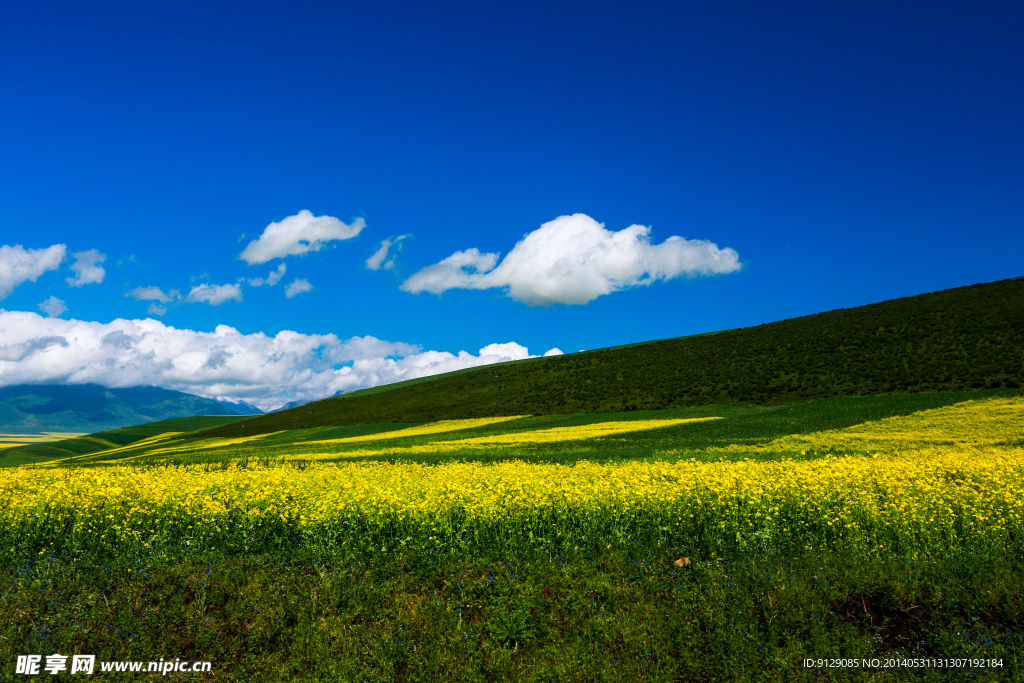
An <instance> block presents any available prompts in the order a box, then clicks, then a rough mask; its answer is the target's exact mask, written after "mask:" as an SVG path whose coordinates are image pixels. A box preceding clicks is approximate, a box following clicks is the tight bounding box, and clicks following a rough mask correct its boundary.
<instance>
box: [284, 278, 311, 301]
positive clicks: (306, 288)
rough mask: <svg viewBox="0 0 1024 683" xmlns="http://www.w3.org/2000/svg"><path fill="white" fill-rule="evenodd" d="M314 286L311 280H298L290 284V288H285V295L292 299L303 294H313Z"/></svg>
mask: <svg viewBox="0 0 1024 683" xmlns="http://www.w3.org/2000/svg"><path fill="white" fill-rule="evenodd" d="M312 291H313V285H311V284H309V280H303V279H302V278H296V279H295V280H293V281H292V282H289V283H288V286H287V287H285V288H284V295H285V296H286V297H288V298H289V299H291V298H292V297H293V296H295V295H297V294H302V293H303V292H312Z"/></svg>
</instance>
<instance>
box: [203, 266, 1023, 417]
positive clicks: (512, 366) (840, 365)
mask: <svg viewBox="0 0 1024 683" xmlns="http://www.w3.org/2000/svg"><path fill="white" fill-rule="evenodd" d="M1021 385H1024V278H1015V279H1012V280H1002V281H999V282H992V283H987V284H978V285H972V286H970V287H960V288H956V289H948V290H943V291H940V292H934V293H931V294H921V295H918V296H912V297H906V298H902V299H894V300H891V301H884V302H881V303H877V304H871V305H869V306H861V307H858V308H851V309H843V310H837V311H830V312H827V313H819V314H816V315H810V316H805V317H802V318H793V319H791V320H783V321H780V322H775V323H769V324H765V325H759V326H757V327H748V328H743V329H737V330H727V331H723V332H719V333H716V334H704V335H697V336H692V337H680V338H676V339H667V340H663V341H657V342H650V343H645V344H637V345H630V346H626V347H616V348H611V349H603V350H596V351H591V352H587V353H578V354H571V355H567V356H556V357H549V358H538V359H534V360H529V361H518V362H515V363H505V364H501V365H492V366H487V367H484V368H478V369H474V370H470V371H461V372H458V373H450V374H448V375H440V376H437V377H432V378H425V379H423V380H419V381H412V382H407V383H403V384H402V385H401V386H393V387H392V388H390V389H385V388H378V389H376V390H374V391H364V392H357V393H355V394H349V395H344V396H338V397H334V398H329V399H325V400H323V401H318V402H315V403H310V404H306V405H304V406H301V407H299V408H295V409H292V410H286V411H282V412H279V413H274V414H271V415H266V416H261V417H258V418H254V419H249V420H245V421H241V422H236V423H232V424H230V425H225V426H223V427H220V428H218V429H215V430H213V432H211V433H212V434H216V435H219V436H247V435H254V434H261V433H267V432H274V431H280V430H287V429H303V428H310V427H318V426H329V425H354V424H370V423H383V422H390V423H395V422H429V421H434V420H441V419H453V418H472V417H487V416H500V415H528V414H529V415H550V414H571V413H604V412H621V411H633V410H657V409H665V408H674V407H686V406H698V405H776V404H787V403H793V402H799V401H807V400H811V399H817V398H828V397H837V396H869V395H876V394H884V393H912V392H942V391H963V390H971V389H985V388H989V389H997V388H1007V389H1016V388H1018V387H1020V386H1021Z"/></svg>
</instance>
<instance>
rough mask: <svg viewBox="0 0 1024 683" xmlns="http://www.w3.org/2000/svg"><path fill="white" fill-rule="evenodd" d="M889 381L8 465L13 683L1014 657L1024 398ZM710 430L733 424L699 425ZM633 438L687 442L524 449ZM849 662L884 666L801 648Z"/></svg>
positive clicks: (160, 438)
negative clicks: (132, 674)
mask: <svg viewBox="0 0 1024 683" xmlns="http://www.w3.org/2000/svg"><path fill="white" fill-rule="evenodd" d="M888 401H889V399H888V398H883V399H879V400H877V401H874V402H872V401H868V400H858V399H841V400H839V402H838V403H835V402H828V403H823V404H820V405H817V406H812V407H811V408H808V407H806V406H804V407H801V408H799V409H798V410H802V411H803V412H802V413H799V414H801V415H803V417H804V418H805V420H804V421H798V422H799V425H804V426H802V427H801V428H797V429H784V428H780V427H779V425H785V424H786V423H787V420H790V419H791V418H792V416H790V418H784V419H781V420H780V419H779V418H778V414H779V412H780V411H781V410H782V409H773V410H768V411H757V410H749V409H737V410H743V411H745V412H741V413H733V414H731V415H730V416H729V417H726V416H723V415H708V414H704V415H697V414H693V413H686V414H678V415H675V416H666V415H665V414H664V413H659V414H656V415H653V416H636V417H641V418H643V420H637V419H635V418H634V419H633V420H620V421H618V422H615V421H611V420H607V419H597V420H594V419H589V420H587V419H584V418H586V417H587V416H573V417H572V418H571V419H573V420H576V421H577V422H576V423H575V424H569V425H567V424H564V423H558V422H554V423H552V420H554V418H543V419H542V420H538V419H535V418H512V419H502V420H497V421H495V420H492V421H490V422H487V421H483V422H472V423H470V422H459V423H454V424H440V425H439V424H426V425H420V426H409V425H401V426H397V425H385V426H376V427H365V428H363V429H362V430H361V431H359V430H351V429H347V430H345V431H343V432H340V433H335V434H332V435H329V436H331V438H333V439H334V440H335V443H338V444H340V445H341V446H342V447H343V448H356V449H367V448H378V449H380V450H381V453H379V454H377V455H376V456H373V457H368V458H367V459H365V460H363V461H352V460H351V452H349V453H348V454H347V456H346V457H348V458H349V460H348V461H346V462H339V463H330V462H310V461H309V460H308V459H300V460H287V459H285V458H270V457H265V458H262V459H261V460H260V462H254V461H252V460H246V459H244V458H243V459H237V458H234V459H230V458H226V457H225V458H220V459H215V460H212V461H209V462H206V463H205V464H200V465H196V464H192V465H184V464H182V463H181V461H178V462H168V463H164V464H160V465H145V466H140V465H138V464H136V465H134V466H132V461H127V462H125V461H122V462H116V461H112V462H110V463H97V464H94V465H92V466H88V467H66V466H65V467H60V466H57V467H54V466H48V467H28V468H9V469H6V470H0V499H2V500H5V501H6V504H5V505H4V507H2V508H0V661H7V662H10V664H9V665H8V667H7V668H6V669H3V670H0V680H15V679H16V678H17V677H16V676H15V674H13V673H12V672H13V669H14V667H13V661H14V659H15V657H16V656H17V655H19V654H32V653H36V654H46V655H48V654H53V653H56V652H60V653H71V654H74V653H80V654H95V655H98V658H99V659H100V660H101V661H103V660H106V661H110V660H117V661H124V660H139V661H152V660H156V659H159V658H161V657H165V658H174V657H180V658H182V659H194V660H209V661H212V662H214V664H215V665H214V668H213V670H212V671H211V673H210V674H206V675H205V676H199V675H194V676H191V677H193V678H205V679H210V680H225V681H233V680H240V681H268V682H269V681H285V680H289V681H290V680H299V681H304V680H308V681H320V680H325V681H326V680H342V681H505V680H513V681H596V680H607V681H645V680H646V681H787V680H792V681H818V680H836V681H842V680H877V681H903V680H935V679H941V680H958V681H959V680H962V681H968V680H971V681H973V680H990V681H1004V680H1006V681H1014V680H1024V613H1022V602H1024V598H1022V595H1024V519H1022V517H1024V507H1022V506H1024V488H1022V486H1024V483H1022V482H1024V448H1022V447H1024V444H1022V443H1021V434H1024V401H1022V400H1021V398H1020V397H1015V396H990V397H989V398H988V399H985V400H973V401H967V402H960V403H955V402H951V401H949V400H948V398H947V399H942V398H941V397H934V396H933V397H928V396H923V397H918V398H917V399H916V401H918V404H920V402H924V401H931V402H933V403H937V404H938V405H932V406H931V407H930V409H927V410H918V411H917V412H915V411H912V410H907V409H906V408H907V406H908V403H907V402H908V401H910V402H911V403H912V401H911V400H910V399H909V398H908V397H901V398H900V402H901V404H900V405H901V406H902V409H899V410H897V409H894V404H893V403H892V402H888ZM815 411H816V412H815ZM869 411H875V413H876V414H878V413H881V415H879V416H878V417H876V418H875V419H873V420H871V421H868V422H862V423H859V424H858V423H853V422H851V415H853V414H856V413H859V414H861V415H863V414H865V413H866V412H869ZM814 415H817V418H815V417H814ZM830 415H831V417H829V416H830ZM836 416H839V417H838V418H837V417H836ZM590 417H593V416H590ZM707 418H716V419H707ZM684 419H685V420H690V421H689V422H685V423H684V422H673V423H672V424H667V423H668V422H671V421H672V420H677V421H678V420H684ZM744 419H750V420H753V421H754V422H755V424H759V425H760V426H759V427H758V428H757V429H751V428H750V423H748V424H747V427H744V428H742V429H740V431H743V432H744V433H745V434H746V435H747V436H746V437H741V436H740V435H739V434H738V432H737V431H736V430H737V429H739V428H738V427H737V426H736V425H737V424H742V421H743V420H744ZM543 420H548V421H547V422H546V423H545V422H544V421H543ZM650 420H658V421H659V422H658V424H660V425H662V426H659V427H656V428H650V429H648V428H647V427H650ZM693 420H697V421H693ZM757 420H761V421H760V422H757ZM730 423H731V426H729V425H730ZM806 424H817V425H818V426H819V429H818V430H816V431H814V430H810V429H807V428H806V426H805V425H806ZM524 425H525V426H526V427H528V428H526V429H524V428H523V427H524ZM799 425H798V426H799ZM637 427H642V429H639V430H636V429H635V428H637ZM695 427H699V428H701V429H705V428H706V429H712V428H714V429H726V432H725V433H726V434H729V433H730V432H729V431H728V430H730V429H731V430H733V431H732V432H731V434H732V436H731V437H730V438H725V437H721V438H720V440H718V441H716V440H714V439H705V440H704V441H703V446H702V447H701V448H699V449H697V448H695V443H696V442H695V441H693V440H692V439H693V438H694V437H693V434H692V433H691V432H688V431H686V430H689V429H694V428H695ZM616 430H618V431H616ZM624 430H625V431H624ZM629 430H633V431H629ZM671 430H676V431H675V436H674V439H669V440H666V437H665V434H666V433H668V432H670V431H671ZM744 430H745V431H744ZM706 434H707V433H705V435H706ZM567 435H568V436H569V437H571V438H569V439H566V438H564V437H566V436H567ZM584 435H586V436H589V437H590V438H586V436H584ZM597 435H599V436H597ZM319 437H320V440H321V441H323V440H325V439H324V434H323V433H322V432H320V433H319ZM576 437H582V438H576ZM147 438H150V439H152V440H153V441H151V442H150V443H151V444H153V445H154V447H156V448H162V447H165V445H166V443H167V442H169V440H168V439H167V438H166V435H164V434H161V433H155V432H154V434H153V435H152V436H150V437H147ZM275 438H280V439H285V438H287V435H279V437H275V436H269V437H259V438H257V439H249V438H247V437H241V438H240V439H239V440H236V441H235V443H234V444H233V445H232V444H225V443H223V442H219V445H218V446H216V448H215V450H216V449H226V448H230V447H234V448H251V447H252V445H253V444H254V443H257V444H260V448H261V449H262V452H263V453H266V445H267V443H272V442H273V440H274V439H275ZM615 439H627V440H636V441H641V442H642V441H643V440H645V439H649V440H651V441H652V442H657V443H660V444H662V445H663V446H664V445H665V444H675V448H674V449H670V450H665V451H663V452H661V453H660V454H658V455H657V456H656V457H648V458H646V459H643V460H635V459H626V460H625V461H623V459H621V458H619V459H615V460H608V459H605V460H604V461H601V462H595V461H590V459H589V458H577V459H566V460H565V461H563V462H558V461H555V462H552V461H550V460H549V461H544V460H542V459H540V458H538V461H536V462H529V463H528V462H522V461H518V460H509V455H510V453H511V454H516V453H519V454H521V453H523V452H524V449H528V448H532V447H543V448H548V449H549V451H548V453H549V454H550V453H555V454H557V453H563V454H565V453H568V454H572V453H574V452H576V449H587V448H592V447H593V443H594V442H601V443H602V444H604V446H603V447H610V446H609V444H613V443H614V440H615ZM688 439H691V440H688ZM730 439H731V440H730ZM744 439H746V440H744ZM133 443H136V445H137V444H138V443H141V442H133ZM281 443H283V442H281ZM455 443H460V444H462V446H463V447H469V446H473V447H477V446H480V447H482V448H483V454H485V455H486V454H487V453H488V452H490V455H491V456H493V457H494V458H495V459H494V460H493V461H486V460H483V459H478V460H475V461H471V462H467V461H460V460H453V459H452V453H453V448H452V446H453V444H455ZM279 445H280V444H279ZM293 445H294V442H293ZM317 447H322V445H321V446H317ZM396 449H398V452H401V453H405V454H409V453H414V452H416V449H420V450H423V451H425V455H428V456H429V455H430V454H431V453H430V451H431V450H434V451H436V452H435V453H434V456H436V457H442V456H447V459H446V460H443V461H436V462H435V463H430V462H423V461H420V462H411V463H410V462H402V461H400V459H399V458H397V457H396V456H395V452H396ZM225 452H227V451H225ZM257 452H260V451H257ZM454 452H455V453H458V452H459V451H458V450H455V451H454ZM495 452H497V453H498V454H497V455H495ZM86 455H88V454H86ZM135 462H136V463H137V462H138V461H135ZM893 658H896V659H897V660H899V659H903V658H917V659H921V658H925V659H928V660H929V661H931V660H948V659H950V658H966V659H968V660H986V662H984V663H985V664H991V663H992V662H991V661H988V660H995V662H998V663H999V664H1001V666H996V667H993V666H982V665H981V664H979V663H977V662H974V661H971V662H967V663H966V665H962V664H956V665H950V664H949V663H948V662H945V661H944V662H940V663H935V662H934V661H931V663H930V664H928V665H926V666H918V667H915V668H904V667H898V668H895V669H893V668H885V664H886V663H887V660H889V661H890V663H891V660H892V659H893ZM850 659H853V660H855V661H856V662H857V663H858V665H863V664H864V663H865V661H867V662H871V661H873V660H876V659H877V660H878V665H877V666H871V667H866V668H861V666H858V667H857V668H842V667H839V668H817V667H808V666H806V665H805V660H826V661H827V660H847V661H848V660H850Z"/></svg>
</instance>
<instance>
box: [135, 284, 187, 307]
mask: <svg viewBox="0 0 1024 683" xmlns="http://www.w3.org/2000/svg"><path fill="white" fill-rule="evenodd" d="M125 296H130V297H132V298H134V299H137V300H138V301H159V302H160V303H162V304H166V303H170V302H171V301H173V300H175V299H180V298H181V294H180V293H179V292H178V290H176V289H172V290H171V291H170V293H169V294H165V293H164V290H162V289H160V288H159V287H136V288H135V289H133V290H132V291H130V292H128V293H127V294H125Z"/></svg>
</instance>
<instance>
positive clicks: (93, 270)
mask: <svg viewBox="0 0 1024 683" xmlns="http://www.w3.org/2000/svg"><path fill="white" fill-rule="evenodd" d="M72 256H74V257H75V262H74V263H72V264H71V270H73V271H74V273H75V277H69V278H68V279H67V280H68V284H69V285H71V286H72V287H82V286H84V285H94V284H98V283H100V282H103V276H105V275H106V274H107V271H105V270H104V269H103V266H101V265H100V264H101V263H103V262H104V261H106V260H107V255H106V254H101V253H100V251H99V249H90V250H88V251H77V252H75V253H74V254H72Z"/></svg>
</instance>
